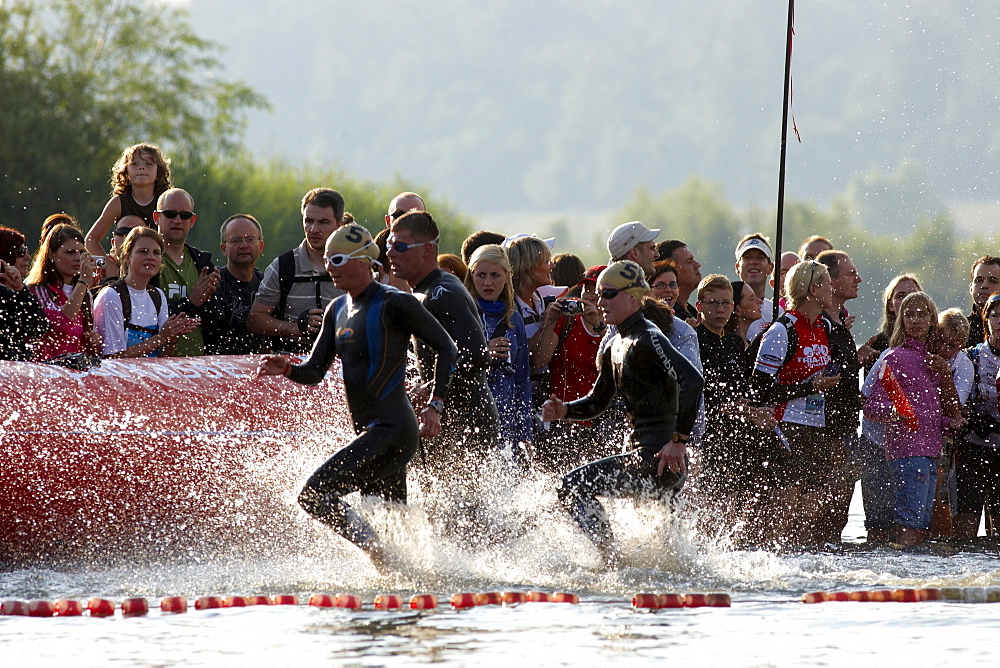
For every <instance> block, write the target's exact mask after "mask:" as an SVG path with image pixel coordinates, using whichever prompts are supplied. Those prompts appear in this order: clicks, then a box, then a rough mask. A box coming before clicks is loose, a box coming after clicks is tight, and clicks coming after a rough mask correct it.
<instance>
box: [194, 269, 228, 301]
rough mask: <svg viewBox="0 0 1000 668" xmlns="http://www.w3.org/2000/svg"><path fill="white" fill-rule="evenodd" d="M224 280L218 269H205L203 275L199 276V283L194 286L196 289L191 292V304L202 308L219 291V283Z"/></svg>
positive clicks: (202, 271)
mask: <svg viewBox="0 0 1000 668" xmlns="http://www.w3.org/2000/svg"><path fill="white" fill-rule="evenodd" d="M221 280H222V274H221V273H220V272H219V270H218V269H216V268H215V267H212V268H211V269H209V268H208V267H203V268H202V270H201V275H200V276H198V282H197V283H195V284H194V289H193V290H191V297H190V299H191V303H192V304H194V305H195V306H201V305H202V304H204V303H205V302H207V301H208V300H209V299H211V298H212V295H214V294H215V291H216V290H218V289H219V281H221Z"/></svg>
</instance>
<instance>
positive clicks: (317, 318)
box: [307, 308, 323, 333]
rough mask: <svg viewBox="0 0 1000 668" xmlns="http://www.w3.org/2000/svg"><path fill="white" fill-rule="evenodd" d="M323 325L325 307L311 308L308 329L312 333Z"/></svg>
mask: <svg viewBox="0 0 1000 668" xmlns="http://www.w3.org/2000/svg"><path fill="white" fill-rule="evenodd" d="M322 325H323V309H321V308H311V309H309V326H308V327H307V329H308V330H309V332H310V333H312V332H318V331H319V328H320V327H321V326H322Z"/></svg>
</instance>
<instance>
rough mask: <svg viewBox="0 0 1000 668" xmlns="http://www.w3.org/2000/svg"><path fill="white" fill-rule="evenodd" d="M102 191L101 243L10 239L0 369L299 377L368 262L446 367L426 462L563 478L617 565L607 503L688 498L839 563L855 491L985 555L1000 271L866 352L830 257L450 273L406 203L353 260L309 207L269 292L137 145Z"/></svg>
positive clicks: (428, 374)
mask: <svg viewBox="0 0 1000 668" xmlns="http://www.w3.org/2000/svg"><path fill="white" fill-rule="evenodd" d="M111 172H112V177H111V184H112V197H111V199H110V200H109V201H108V203H107V205H106V206H105V207H104V209H103V211H102V213H101V215H100V217H99V218H98V219H97V221H96V222H95V223H94V224H93V225H92V226H91V228H90V229H89V230H88V231H87V232H86V233H84V232H83V231H82V230H81V228H80V227H79V225H78V223H77V221H76V220H75V219H74V218H73V217H72V216H70V215H67V214H64V213H58V214H54V215H52V216H49V217H48V218H47V219H46V220H45V221H44V224H43V226H42V235H41V238H40V239H39V240H38V244H37V247H36V248H35V249H34V252H32V249H31V248H30V246H29V240H28V239H26V237H25V235H23V234H22V233H20V232H18V231H17V230H14V229H10V228H7V227H0V359H4V360H13V361H19V362H33V363H55V364H65V365H68V366H74V367H76V368H86V367H87V366H89V365H93V364H98V363H99V360H100V359H101V358H115V357H146V356H154V357H155V356H159V357H166V356H195V355H249V354H297V355H301V356H307V355H308V354H309V353H310V351H311V350H312V349H313V346H314V342H316V340H317V337H320V335H321V332H322V331H323V329H324V327H325V326H327V325H326V322H327V320H326V319H325V312H326V311H327V308H328V305H330V304H331V302H334V301H335V300H337V299H338V298H341V297H343V299H346V300H348V302H349V301H350V300H351V299H353V298H354V297H355V296H356V295H354V294H348V292H349V291H345V290H343V289H340V288H338V287H337V285H335V280H334V279H331V274H336V272H335V271H334V268H335V267H340V266H342V265H343V264H344V263H346V262H348V261H349V260H350V259H352V258H355V259H357V258H361V256H360V255H357V253H360V252H362V251H363V253H364V258H362V259H365V261H366V262H367V263H368V266H369V267H370V269H365V271H369V270H370V272H371V276H370V277H369V278H371V279H373V280H374V282H376V283H380V284H383V285H387V286H390V290H396V291H401V292H406V293H412V294H413V295H414V296H416V297H417V299H418V300H419V301H420V304H421V305H422V306H421V308H424V309H426V310H427V311H428V312H429V313H430V315H432V316H433V317H434V318H435V319H436V320H437V321H438V322H439V323H440V324H441V325H442V326H443V328H444V330H445V331H446V332H447V334H448V335H449V337H450V338H451V340H452V342H453V343H454V344H455V347H456V349H457V358H456V362H455V364H454V367H455V368H454V370H453V372H452V373H451V376H450V385H449V386H448V389H447V396H444V397H439V396H437V392H436V391H435V390H434V388H435V387H438V388H440V387H443V385H442V384H441V379H440V378H438V384H437V386H435V385H434V378H435V365H436V360H437V355H438V353H439V351H440V350H441V347H440V346H438V345H437V344H435V346H434V347H432V346H428V345H427V344H426V343H425V342H424V341H422V340H420V339H418V338H414V339H413V342H412V344H411V346H410V348H411V350H410V353H409V355H408V358H409V361H408V363H407V367H408V368H407V371H406V376H407V388H408V392H409V396H410V400H411V403H412V405H413V406H418V405H420V404H421V403H422V402H425V401H426V400H427V399H428V398H430V397H432V396H433V400H432V401H431V404H433V405H434V406H433V407H434V408H435V411H436V412H438V413H439V414H440V425H439V426H440V430H439V431H438V430H437V429H435V430H434V436H433V438H427V439H425V441H424V444H423V447H424V450H423V451H422V455H421V457H420V458H419V461H420V462H421V464H422V465H423V466H427V467H439V468H440V470H442V471H449V472H451V473H454V472H461V473H462V475H468V476H475V475H476V471H477V467H479V466H482V465H483V462H484V461H485V460H486V459H489V458H491V457H497V458H499V460H501V461H502V462H504V465H505V467H506V468H505V469H504V470H506V471H507V472H508V474H509V475H511V476H517V475H519V474H520V473H524V472H526V471H528V470H530V469H534V470H539V471H543V472H546V473H550V474H553V475H558V476H561V479H560V480H561V482H560V487H559V498H560V501H561V502H562V503H563V505H564V507H565V508H566V510H567V511H568V512H569V513H570V515H571V516H572V517H573V518H574V519H575V520H576V521H577V522H578V524H579V525H580V526H581V528H582V529H583V530H584V532H585V533H586V534H587V535H588V536H589V537H590V538H591V539H592V540H593V541H594V542H595V544H596V545H597V547H598V548H599V549H600V550H601V551H602V554H603V556H604V557H605V560H606V561H608V562H611V561H613V560H614V559H615V558H617V555H616V553H615V549H614V546H613V545H612V543H611V541H612V540H613V538H612V537H611V534H610V530H609V527H607V526H606V524H607V523H606V517H604V516H603V509H602V508H601V506H600V504H599V503H597V501H596V497H597V496H604V497H609V496H654V497H659V498H664V499H672V498H674V497H675V496H676V495H677V494H678V493H679V491H680V489H681V487H682V486H683V487H684V490H685V491H684V493H685V494H686V495H688V496H690V497H691V498H692V499H693V501H694V502H695V503H696V505H698V506H700V507H702V508H704V509H706V511H707V512H703V513H701V517H702V522H703V524H704V528H705V529H706V530H709V531H717V532H725V533H728V534H730V535H732V536H733V537H734V539H735V540H736V542H737V543H738V544H741V545H761V546H768V547H770V546H787V545H795V546H819V545H824V544H829V543H837V542H839V541H840V537H841V534H842V532H843V530H844V528H845V526H846V524H847V516H848V507H849V505H850V502H851V498H852V494H853V492H854V489H855V484H856V483H857V482H858V481H859V480H860V482H861V491H862V496H863V503H864V510H865V526H866V529H867V531H868V539H869V541H871V542H873V543H893V544H899V545H904V546H912V545H917V544H919V543H922V542H923V541H925V540H928V539H929V538H934V537H949V536H950V537H953V538H954V539H955V540H964V541H969V540H973V539H975V538H976V536H977V532H978V529H979V526H980V522H981V521H982V519H983V517H984V513H985V517H986V518H987V525H988V527H990V530H992V516H993V511H997V510H998V506H1000V489H998V487H1000V411H998V403H997V379H998V374H1000V258H997V257H992V256H984V257H981V258H979V259H976V260H975V261H974V262H973V263H972V267H971V272H970V286H969V290H970V294H971V297H972V302H973V304H972V307H971V310H970V311H969V312H968V313H967V314H964V313H963V311H962V310H961V309H958V308H948V309H939V308H938V306H937V305H936V304H935V303H934V301H933V300H932V299H931V297H930V296H929V295H928V294H927V293H926V292H924V291H923V289H922V287H921V280H920V278H918V277H917V276H912V275H900V276H897V277H896V278H894V279H893V280H892V281H891V282H890V283H889V285H887V286H886V287H885V290H884V292H883V300H882V305H883V309H882V313H881V314H880V315H881V326H880V328H879V331H878V333H877V334H876V335H875V336H873V337H871V338H869V339H867V340H863V341H862V340H859V339H856V338H855V334H854V332H853V331H852V329H853V324H854V322H855V317H856V314H854V313H852V312H851V300H853V299H856V298H857V297H858V288H859V284H860V283H861V282H862V280H863V276H862V274H861V272H859V269H858V267H857V266H856V265H855V263H854V260H853V259H852V258H851V257H850V255H849V254H848V253H846V252H844V251H842V250H838V249H837V248H836V244H835V243H833V242H832V241H830V240H828V239H826V238H823V237H820V236H813V237H810V238H808V239H806V240H804V241H803V243H802V244H801V247H800V248H799V249H798V252H797V253H796V252H784V253H782V254H781V256H780V258H776V257H775V253H774V252H773V250H772V247H771V245H770V242H769V240H768V239H767V238H766V237H765V236H763V235H762V234H758V233H755V234H749V235H747V236H745V237H744V238H742V239H739V240H734V241H735V243H734V245H733V249H734V265H733V267H732V268H731V269H729V268H723V267H716V268H713V270H714V271H712V272H709V271H707V270H704V268H703V267H702V265H701V264H700V263H699V262H698V260H697V252H698V249H697V248H690V247H689V246H688V245H687V244H686V243H685V242H684V241H682V240H677V239H661V238H660V237H661V233H660V230H656V229H649V228H648V227H647V226H646V225H644V224H643V223H641V222H638V221H632V222H628V223H624V224H622V225H619V226H618V227H616V228H614V229H613V230H610V231H609V236H608V239H607V251H608V261H607V263H606V264H604V265H598V266H593V267H589V268H588V267H585V266H584V265H583V263H582V262H581V261H580V259H579V258H578V257H576V256H574V255H572V254H568V253H559V254H555V255H554V254H553V251H554V250H556V249H557V246H558V242H559V240H558V239H542V238H539V237H537V236H536V235H534V234H531V233H521V234H516V235H513V236H507V235H504V234H499V233H495V232H489V231H477V232H475V233H473V234H472V235H470V236H469V237H468V238H467V239H466V240H465V242H464V243H463V244H462V248H461V255H460V256H459V255H450V254H439V249H438V243H439V239H440V234H439V230H438V229H437V227H436V222H435V221H434V220H433V217H432V215H431V213H429V212H427V211H426V208H425V204H424V201H423V200H422V198H421V197H420V196H419V195H417V194H415V193H400V194H399V195H397V196H396V197H394V198H393V199H392V200H391V201H390V202H389V203H388V207H387V214H386V216H385V224H386V227H385V229H383V230H380V231H379V233H378V234H377V235H375V236H374V238H373V239H370V238H369V237H367V236H366V237H365V239H368V241H366V242H364V243H365V244H366V245H363V246H357V248H356V249H355V246H353V245H351V243H353V240H352V238H351V236H350V235H347V237H344V238H338V239H339V240H338V241H336V244H334V240H333V235H334V234H335V232H337V231H338V230H342V229H346V228H345V226H349V225H351V224H352V223H353V217H352V216H351V214H350V213H349V212H347V211H346V210H345V208H346V207H345V201H344V198H343V197H342V196H341V195H340V193H338V192H337V191H335V190H332V189H329V188H316V189H314V190H310V191H309V192H308V193H306V194H305V196H304V197H303V198H302V201H301V213H302V231H303V239H302V242H301V243H300V244H299V245H298V246H296V247H295V248H292V249H286V250H283V252H281V253H280V254H279V255H278V256H277V257H276V258H275V260H274V261H273V262H271V263H270V264H269V265H268V266H267V267H264V268H263V269H261V268H258V266H257V263H258V261H259V260H260V258H261V255H262V253H263V250H264V236H265V234H264V226H263V225H262V224H261V222H259V221H258V220H257V219H256V218H254V216H253V215H251V214H249V213H236V214H234V215H232V216H230V217H229V218H227V219H226V220H224V221H222V222H221V224H220V226H219V249H220V251H221V254H222V256H221V257H222V262H221V263H220V264H217V263H216V260H215V259H213V255H212V253H211V252H208V251H206V250H202V249H198V248H195V247H194V246H192V245H191V244H190V243H189V242H188V236H189V234H190V232H191V230H192V228H193V227H194V226H195V224H196V223H197V222H198V216H197V213H196V211H197V209H196V206H195V199H194V196H193V195H192V193H190V192H188V191H186V190H183V189H181V188H177V187H175V186H174V185H173V183H172V179H171V173H170V162H169V160H167V159H166V158H165V157H164V156H163V154H162V152H161V151H160V149H159V148H157V147H156V146H153V145H150V144H138V145H135V146H131V147H129V148H128V149H126V150H125V151H124V152H123V153H122V155H121V157H120V158H119V160H118V162H117V163H116V164H115V165H114V167H113V168H112V170H111ZM202 224H206V222H205V221H202ZM365 234H367V232H365ZM109 235H110V238H109ZM341 237H343V234H342V235H341ZM359 238H360V237H359ZM369 243H370V244H374V245H371V246H369ZM331 244H333V245H337V248H339V249H340V250H338V251H337V252H333V251H331V250H330V249H331V247H332V246H331ZM376 248H377V253H376V251H375V249H376ZM344 249H347V250H344ZM351 249H355V250H351ZM365 249H367V250H365ZM348 251H349V252H348ZM376 255H377V259H376ZM369 256H370V257H369ZM776 265H777V273H776V271H775V269H776ZM703 270H704V271H703ZM775 276H777V278H778V286H777V295H778V303H777V304H774V303H773V302H772V300H771V299H769V298H768V296H767V295H768V292H769V290H770V289H771V288H772V287H773V285H774V279H775ZM345 295H346V296H345ZM341 301H343V300H341ZM338 303H339V302H338ZM331 308H332V307H331ZM408 308H409V307H408ZM331 322H332V320H331ZM338 336H339V332H338ZM640 353H641V354H640ZM338 354H339V353H338ZM272 359H277V358H272ZM273 364H274V369H275V373H279V372H280V373H286V372H287V369H286V368H285V367H284V366H283V363H282V362H281V361H280V360H279V361H277V362H273ZM437 374H438V375H439V376H440V374H441V372H440V370H439V371H438V372H437ZM321 375H322V374H320V376H321ZM349 399H350V397H349ZM567 418H571V419H567ZM417 461H418V460H417V459H415V460H414V463H416V462H417ZM588 463H589V464H588ZM598 464H599V466H598ZM667 478H669V480H670V482H669V483H665V482H663V481H664V480H666V479H667ZM585 488H587V489H589V492H585V491H582V490H584V489H585ZM403 498H405V493H404V495H403Z"/></svg>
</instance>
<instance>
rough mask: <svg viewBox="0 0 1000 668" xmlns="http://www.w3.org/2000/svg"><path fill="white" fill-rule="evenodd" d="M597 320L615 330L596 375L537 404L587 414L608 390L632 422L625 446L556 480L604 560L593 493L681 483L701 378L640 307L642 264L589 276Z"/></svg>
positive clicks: (610, 540) (605, 532) (555, 415)
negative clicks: (600, 315)
mask: <svg viewBox="0 0 1000 668" xmlns="http://www.w3.org/2000/svg"><path fill="white" fill-rule="evenodd" d="M597 286H598V294H599V295H600V299H599V301H598V306H599V307H600V309H601V310H602V311H603V312H604V322H606V323H608V324H609V325H617V327H618V332H617V334H615V336H614V337H613V338H612V339H611V342H610V343H609V345H607V346H605V347H604V349H603V354H602V355H601V357H600V358H598V360H597V365H598V376H597V381H596V382H595V383H594V387H593V389H592V390H591V391H590V394H588V395H587V396H585V397H582V398H580V399H577V400H575V401H571V402H569V403H564V402H563V401H562V400H561V399H559V398H558V397H556V396H555V395H551V396H550V398H549V400H548V401H546V402H545V404H544V405H543V406H542V419H543V420H546V421H550V420H559V419H563V418H569V419H571V420H590V419H593V418H595V417H597V416H598V415H600V414H601V413H603V412H604V411H605V410H606V409H607V408H608V406H609V405H610V403H611V400H612V399H613V398H614V396H615V394H616V392H617V393H619V394H620V395H621V397H622V398H623V400H624V402H625V412H626V415H627V416H628V419H629V422H630V423H631V425H632V433H631V435H630V441H631V444H632V446H633V448H634V449H633V450H631V451H630V452H626V453H624V454H620V455H613V456H611V457H605V458H604V459H599V460H597V461H595V462H591V463H590V464H584V465H583V466H580V467H578V468H575V469H573V470H572V471H570V472H569V473H567V474H566V475H565V476H563V478H562V480H561V481H560V484H559V489H558V493H559V501H560V503H561V504H562V505H563V507H564V508H565V509H566V511H567V512H569V514H570V516H572V518H573V519H574V520H575V521H576V523H577V524H579V525H580V528H581V529H583V531H584V533H585V534H587V537H588V538H590V540H591V541H593V542H594V544H595V545H596V546H597V548H598V549H599V550H600V552H601V556H602V557H603V558H604V562H605V564H607V565H608V566H613V565H615V564H616V563H617V562H618V561H619V560H620V556H619V552H618V548H617V546H616V545H615V540H614V535H613V534H612V532H611V525H610V523H609V522H608V518H607V514H606V513H605V511H604V508H603V507H602V506H601V504H600V502H599V501H598V500H597V497H598V496H610V497H619V498H621V497H653V498H664V497H668V496H670V495H672V494H674V493H676V492H677V491H678V490H680V488H681V486H682V485H683V484H684V477H685V475H686V473H687V461H686V459H687V443H688V440H689V434H690V433H691V429H692V427H693V426H694V421H695V418H696V417H697V413H698V400H699V398H700V396H701V391H702V386H703V384H704V381H703V379H702V376H701V374H700V373H699V372H698V370H697V369H696V368H695V367H694V366H693V365H692V364H691V363H690V362H689V361H688V360H687V359H686V358H685V357H684V356H683V355H681V354H680V353H679V352H677V350H676V349H675V348H674V347H673V346H672V345H671V344H670V341H669V340H668V339H667V337H666V336H665V335H664V334H663V332H661V331H660V330H659V329H658V328H657V327H656V325H654V324H653V323H651V322H650V321H649V320H646V318H645V317H643V314H642V305H641V300H642V297H643V296H645V295H646V294H647V293H648V292H649V285H648V284H647V283H646V281H645V279H644V278H643V272H642V268H641V267H639V265H638V264H636V263H635V262H631V261H628V260H626V261H619V262H616V263H614V264H612V265H611V266H609V267H608V268H607V269H605V270H604V271H603V272H601V275H600V276H599V277H598V279H597Z"/></svg>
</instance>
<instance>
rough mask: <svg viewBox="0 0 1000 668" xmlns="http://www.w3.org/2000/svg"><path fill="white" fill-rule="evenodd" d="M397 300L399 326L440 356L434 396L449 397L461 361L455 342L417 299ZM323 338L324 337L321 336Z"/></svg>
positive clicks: (401, 297)
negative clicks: (402, 326)
mask: <svg viewBox="0 0 1000 668" xmlns="http://www.w3.org/2000/svg"><path fill="white" fill-rule="evenodd" d="M394 297H395V299H393V301H392V309H393V313H394V314H396V315H397V316H398V317H399V318H400V322H405V323H407V327H408V328H409V330H410V333H411V334H413V336H415V337H417V338H418V339H420V340H421V341H422V342H423V343H424V344H426V345H427V346H428V347H429V348H431V349H432V350H434V351H435V352H436V353H437V355H436V356H435V358H436V359H435V362H434V396H437V397H446V396H448V385H449V384H450V382H451V374H452V372H453V371H454V370H455V363H456V360H457V358H458V348H457V347H456V346H455V342H454V341H453V340H452V338H451V336H449V335H448V332H447V331H446V330H445V328H444V327H443V326H442V325H441V323H440V322H438V321H437V319H436V318H435V317H434V316H433V315H431V314H430V312H429V311H428V310H427V309H425V308H424V307H423V305H422V304H421V303H420V302H419V301H418V300H417V299H416V298H415V297H413V296H412V295H407V294H399V295H394ZM480 332H481V330H480ZM320 335H321V336H322V332H320ZM317 344H318V342H317ZM314 350H315V348H314Z"/></svg>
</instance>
